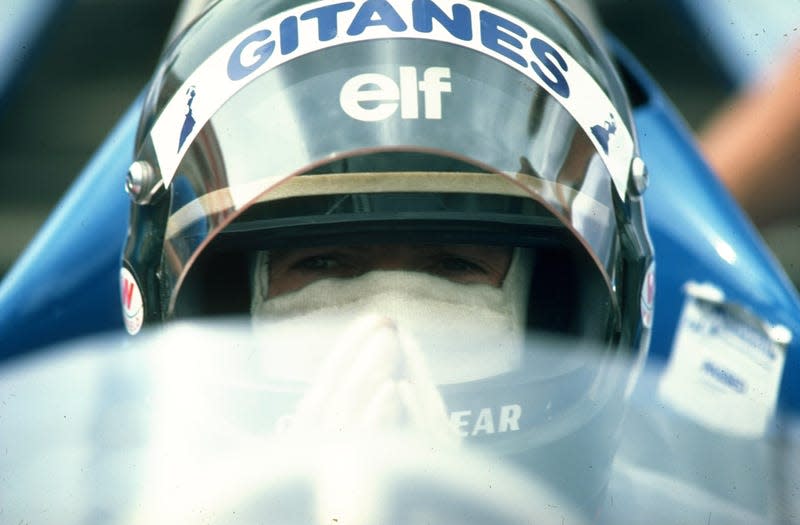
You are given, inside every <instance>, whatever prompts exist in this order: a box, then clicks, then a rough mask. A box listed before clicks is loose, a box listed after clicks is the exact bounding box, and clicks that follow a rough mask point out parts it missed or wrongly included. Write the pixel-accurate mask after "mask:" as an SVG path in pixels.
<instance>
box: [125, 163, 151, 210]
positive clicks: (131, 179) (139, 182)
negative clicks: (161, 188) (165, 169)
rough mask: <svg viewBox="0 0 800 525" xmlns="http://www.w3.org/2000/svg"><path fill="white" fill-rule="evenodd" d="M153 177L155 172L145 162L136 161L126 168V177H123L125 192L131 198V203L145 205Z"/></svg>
mask: <svg viewBox="0 0 800 525" xmlns="http://www.w3.org/2000/svg"><path fill="white" fill-rule="evenodd" d="M155 175H156V173H155V170H153V167H152V166H151V165H150V164H149V163H148V162H147V161H144V160H137V161H135V162H134V163H133V164H131V166H130V168H128V175H127V176H126V177H125V191H126V192H127V193H128V195H130V196H131V200H133V202H135V203H137V204H147V201H148V200H149V196H150V191H151V190H152V188H153V183H154V181H155Z"/></svg>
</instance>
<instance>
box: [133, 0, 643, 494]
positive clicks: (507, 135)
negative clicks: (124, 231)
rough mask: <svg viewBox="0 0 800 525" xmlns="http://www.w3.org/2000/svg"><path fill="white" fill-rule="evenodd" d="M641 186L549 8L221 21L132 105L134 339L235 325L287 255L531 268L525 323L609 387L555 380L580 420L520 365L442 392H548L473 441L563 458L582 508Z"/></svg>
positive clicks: (565, 16) (511, 3)
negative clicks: (395, 256)
mask: <svg viewBox="0 0 800 525" xmlns="http://www.w3.org/2000/svg"><path fill="white" fill-rule="evenodd" d="M643 173H644V167H643V164H642V161H641V159H640V158H639V156H638V148H637V144H636V137H635V132H634V129H633V121H632V117H631V109H630V104H629V101H628V98H627V95H626V92H625V89H624V87H623V85H622V83H621V81H620V79H619V77H618V75H617V72H616V71H615V69H614V67H613V66H612V63H611V61H610V60H609V58H608V56H607V55H606V54H605V52H604V51H603V49H601V47H600V46H599V45H598V44H597V43H596V42H595V41H594V40H593V39H592V38H591V37H590V36H589V33H588V32H587V31H586V30H585V29H584V28H583V26H582V25H581V23H580V22H579V21H578V20H576V18H575V17H574V16H573V15H571V14H570V12H568V11H567V10H566V9H565V8H563V6H561V5H560V4H559V3H558V2H555V1H549V0H524V1H523V0H493V1H486V2H478V1H472V0H413V1H405V0H403V1H401V0H357V1H353V2H335V1H331V0H317V1H311V2H305V1H304V2H297V1H295V0H292V1H289V0H224V1H219V2H216V3H214V4H213V5H212V6H211V7H210V8H209V9H208V10H207V11H206V12H205V14H204V15H203V16H201V17H200V18H199V19H198V20H197V21H196V22H195V23H193V24H192V25H191V26H190V27H189V28H188V29H186V30H185V31H184V32H183V33H182V34H181V35H180V36H179V37H178V38H176V40H175V41H174V43H173V44H172V45H171V47H170V48H168V49H167V50H166V51H165V54H164V56H163V57H162V60H161V61H160V65H159V67H158V68H157V70H156V73H155V76H154V78H153V80H152V83H151V85H150V89H149V92H148V94H147V96H146V99H145V101H144V108H143V113H142V117H141V121H140V126H139V130H138V134H137V139H136V154H135V161H134V162H133V164H132V165H131V168H130V170H129V173H128V177H127V180H126V188H127V190H128V192H129V193H130V195H131V198H132V201H133V202H132V205H131V215H130V226H129V231H128V236H127V241H126V245H125V248H124V254H123V263H122V269H121V291H122V309H123V316H124V320H125V324H126V327H127V329H128V331H129V332H131V333H136V332H138V331H139V330H140V329H141V328H142V327H143V326H147V325H151V324H158V323H161V322H164V321H168V320H172V319H179V318H185V317H197V316H207V315H214V316H217V315H228V314H235V313H247V312H249V311H250V307H251V304H252V299H253V298H252V293H253V283H252V276H253V264H254V263H253V261H254V258H255V257H256V255H255V254H258V253H269V252H270V251H271V250H276V249H281V248H286V247H295V246H331V245H342V244H347V245H376V244H377V245H380V244H390V243H408V244H414V243H419V244H432V243H448V244H468V245H490V246H508V247H512V248H513V249H514V250H524V251H525V252H526V253H531V254H533V258H534V260H535V263H534V264H532V265H529V268H530V275H529V276H527V277H528V278H527V279H526V280H525V281H524V282H526V285H527V283H530V284H529V290H530V291H531V293H530V294H529V296H530V299H529V301H528V303H527V307H526V309H525V323H526V326H527V327H528V328H529V329H530V330H537V331H543V332H550V333H556V334H564V335H569V336H570V337H572V338H574V339H575V340H578V341H587V342H590V343H591V344H592V345H594V346H596V347H598V348H601V349H602V351H603V352H605V355H606V356H607V357H608V359H610V360H613V359H615V358H617V357H620V356H621V357H624V358H626V359H627V360H628V361H626V362H628V363H631V365H630V366H627V367H626V368H625V372H624V373H617V372H614V373H611V374H609V375H608V377H606V378H605V379H604V382H602V385H604V386H606V387H608V388H606V389H605V390H603V388H599V386H598V385H600V384H601V382H600V381H598V378H597V375H596V374H594V373H592V374H590V375H581V374H580V373H578V372H577V371H576V369H572V368H571V369H570V370H569V371H564V370H562V371H561V372H563V374H564V375H570V374H572V375H574V376H575V377H577V376H580V378H581V379H580V380H581V381H583V383H582V384H584V385H585V387H586V389H585V390H584V394H585V395H583V396H578V397H580V399H572V400H571V401H570V403H567V402H566V401H565V402H564V403H562V404H561V405H560V406H561V407H562V408H564V412H565V413H569V414H571V415H570V416H569V417H571V418H572V421H573V422H572V423H569V424H567V423H564V421H565V420H559V419H558V418H557V417H555V416H554V413H555V411H556V409H557V408H558V406H556V405H554V404H552V403H547V402H544V401H542V399H543V398H542V396H544V397H546V396H547V395H554V394H553V393H552V392H550V394H547V393H546V392H547V391H548V390H547V389H548V388H551V387H552V385H553V384H554V383H555V379H554V378H556V377H557V376H559V374H560V373H561V372H559V373H556V372H553V373H552V374H549V375H548V374H543V373H542V371H541V370H538V371H536V372H535V373H533V375H531V371H530V368H529V367H526V366H524V365H523V366H522V367H520V368H519V370H516V371H515V372H514V373H511V374H502V375H501V376H502V377H499V376H498V377H493V378H491V379H490V380H487V381H468V382H465V383H464V384H457V385H448V389H447V390H448V393H444V394H443V395H444V397H445V401H446V402H448V404H450V403H449V401H448V396H453V398H458V399H461V400H468V401H464V402H465V403H472V402H474V403H478V404H481V403H485V401H484V400H485V399H486V396H493V395H497V396H501V397H502V396H519V397H517V398H515V399H516V400H517V401H519V399H521V398H522V397H526V396H527V398H531V399H532V398H535V397H537V396H538V399H537V400H536V401H531V403H530V406H526V407H525V414H526V419H525V421H526V422H529V426H525V425H522V427H519V428H515V429H514V430H515V431H517V432H514V433H513V435H511V433H509V434H508V435H502V436H501V435H500V434H499V433H498V434H494V435H491V436H489V435H484V436H480V435H479V436H476V439H477V440H478V441H481V439H480V438H486V439H485V440H483V441H485V442H486V443H487V444H488V446H490V447H494V448H495V449H496V450H502V451H504V453H507V454H510V455H512V456H514V455H518V456H519V457H520V458H524V459H520V461H521V462H527V463H535V462H536V461H539V460H533V459H531V457H532V456H531V450H532V449H533V448H537V449H538V450H539V452H540V453H539V456H538V457H539V458H540V459H541V460H543V461H545V462H547V461H553V459H552V458H554V457H561V456H558V455H553V454H552V450H553V449H552V447H567V446H572V447H573V449H574V450H573V451H574V452H575V456H574V461H573V464H574V465H573V466H575V465H577V466H578V467H577V470H576V469H572V470H570V469H569V468H564V466H563V465H561V466H560V468H558V469H555V470H559V471H560V472H561V473H560V474H557V475H556V476H561V477H562V478H563V479H562V480H561V484H574V483H575V482H576V481H575V480H577V479H580V481H579V482H578V484H579V485H581V487H583V489H582V492H583V493H585V494H591V495H592V496H594V495H596V494H598V493H599V491H600V487H601V486H602V485H603V484H604V483H605V482H604V479H606V477H607V476H606V473H607V472H606V470H607V467H608V466H609V465H610V462H611V458H612V457H613V448H614V447H613V442H615V440H616V439H617V438H618V432H617V431H616V430H615V429H618V427H619V421H620V418H621V413H622V410H621V409H620V407H621V406H622V405H623V404H624V403H623V402H622V401H623V400H624V398H625V396H627V395H628V393H629V390H630V385H631V380H632V378H634V377H635V375H636V368H637V366H638V364H641V362H642V359H643V356H644V355H645V353H646V351H647V346H648V344H649V333H650V324H651V320H652V305H653V256H652V248H651V244H650V241H649V237H648V234H647V229H646V226H645V222H644V214H643V208H642V205H643V203H642V197H641V193H642V192H643V189H644V188H643V185H642V184H641V181H642V179H643V177H642V175H643ZM615 370H618V369H615ZM526 373H527V374H528V375H527V376H526V375H525V374H526ZM537 382H538V383H537ZM534 383H537V385H538V386H535V387H534V386H533V384H534ZM509 385H511V386H509ZM601 392H603V394H602V395H601ZM573 401H574V403H572V402H573ZM605 401H608V403H606V402H605ZM612 401H613V402H612ZM454 403H455V404H457V402H454ZM498 403H499V401H498ZM565 403H566V405H569V408H565V406H566V405H565ZM571 403H572V404H571ZM511 405H515V403H510V404H509V403H506V404H504V405H502V406H511ZM534 405H536V406H537V407H538V408H533V407H534ZM579 405H580V406H581V407H583V408H581V409H580V410H579V409H576V408H575V407H577V406H579ZM476 406H477V405H476ZM586 407H592V408H591V409H587V408H586ZM606 409H607V410H606ZM477 410H480V409H476V413H477ZM537 411H538V414H539V415H537V416H535V415H534V413H536V412H537ZM462 412H463V411H462ZM577 413H580V414H582V415H581V416H580V417H576V416H575V414H577ZM527 416H530V417H527ZM578 420H580V423H576V422H575V421H578ZM601 420H602V424H601V423H599V422H600V421H601ZM554 421H556V423H555V424H556V426H557V427H558V428H559V429H560V430H558V431H552V428H551V431H547V432H542V429H543V428H545V427H546V426H547V425H550V426H551V427H552V425H553V424H554ZM558 421H561V422H560V423H559V422H558ZM590 421H592V422H596V423H597V424H596V425H595V426H594V427H592V424H588V423H589V422H590ZM593 424H594V423H593ZM523 427H524V428H523ZM590 427H591V428H590ZM579 430H580V431H581V432H579ZM587 432H588V433H587ZM537 433H538V435H539V436H540V438H533V437H532V436H535V435H537ZM592 433H593V434H592ZM567 434H569V435H574V436H577V435H579V434H580V435H582V436H584V437H585V436H587V435H593V436H594V437H590V438H588V439H589V440H590V441H592V443H593V445H592V446H589V447H581V446H577V443H579V442H581V441H580V440H577V441H576V440H575V439H573V440H567V439H563V438H564V436H565V435H567ZM541 436H545V437H541ZM598 436H603V437H602V438H600V437H598ZM576 439H577V438H576ZM582 439H583V438H582ZM548 447H550V448H549V449H548ZM601 449H602V450H603V452H602V453H598V451H599V450H601ZM548 450H549V452H548ZM582 454H583V455H585V456H586V457H585V461H583V460H580V459H578V458H579V456H581V455H582ZM598 454H599V455H598ZM586 465H590V466H589V467H588V468H589V469H592V468H593V469H594V470H593V471H587V467H586ZM591 465H593V467H592V466H591ZM568 471H569V472H568ZM579 471H580V472H579ZM565 472H567V473H566V474H565ZM557 484H558V483H557Z"/></svg>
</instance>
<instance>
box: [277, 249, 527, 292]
mask: <svg viewBox="0 0 800 525" xmlns="http://www.w3.org/2000/svg"><path fill="white" fill-rule="evenodd" d="M511 251H512V250H511V248H509V247H504V246H479V245H461V244H442V245H414V244H386V245H369V246H335V247H322V248H288V249H278V250H272V251H270V259H269V297H270V298H271V297H277V296H279V295H282V294H285V293H288V292H292V291H295V290H299V289H301V288H303V287H304V286H306V285H308V284H311V283H313V282H314V281H317V280H320V279H325V278H330V277H339V278H347V277H357V276H359V275H362V274H365V273H367V272H370V271H372V270H407V271H415V272H422V273H428V274H431V275H436V276H439V277H443V278H445V279H448V280H450V281H453V282H457V283H464V284H489V285H491V286H494V287H499V286H500V285H501V284H502V283H503V278H504V277H505V275H506V271H507V270H508V266H509V265H510V263H511Z"/></svg>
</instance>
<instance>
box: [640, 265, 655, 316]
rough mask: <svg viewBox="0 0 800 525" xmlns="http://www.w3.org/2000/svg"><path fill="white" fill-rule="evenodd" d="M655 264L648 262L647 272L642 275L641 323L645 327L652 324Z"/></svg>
mask: <svg viewBox="0 0 800 525" xmlns="http://www.w3.org/2000/svg"><path fill="white" fill-rule="evenodd" d="M655 268H656V265H655V263H650V267H649V268H648V269H647V273H646V274H645V276H644V282H643V283H642V297H641V301H640V307H641V310H642V323H643V324H644V326H645V327H647V328H651V327H652V326H653V305H654V303H655V299H656V272H655Z"/></svg>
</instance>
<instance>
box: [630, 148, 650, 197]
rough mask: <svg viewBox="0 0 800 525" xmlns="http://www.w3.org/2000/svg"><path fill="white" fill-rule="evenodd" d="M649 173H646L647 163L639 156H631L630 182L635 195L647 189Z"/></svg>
mask: <svg viewBox="0 0 800 525" xmlns="http://www.w3.org/2000/svg"><path fill="white" fill-rule="evenodd" d="M649 179H650V177H649V174H648V173H647V165H646V164H645V163H644V160H642V158H641V157H633V160H632V161H631V182H632V183H633V191H634V192H635V193H636V195H642V194H643V193H644V190H646V189H647V184H648V183H649Z"/></svg>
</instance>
